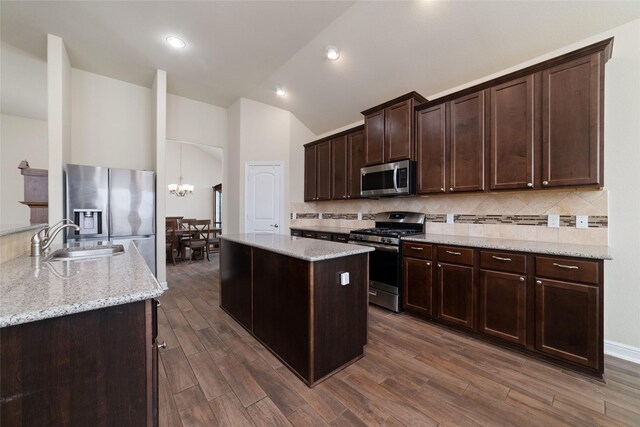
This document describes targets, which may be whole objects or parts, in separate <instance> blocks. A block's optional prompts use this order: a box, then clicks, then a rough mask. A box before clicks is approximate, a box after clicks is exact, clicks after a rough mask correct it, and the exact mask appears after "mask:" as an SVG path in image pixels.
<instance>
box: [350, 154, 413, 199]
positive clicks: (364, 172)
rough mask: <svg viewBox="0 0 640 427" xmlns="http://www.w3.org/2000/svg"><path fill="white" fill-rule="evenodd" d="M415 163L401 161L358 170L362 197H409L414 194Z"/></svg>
mask: <svg viewBox="0 0 640 427" xmlns="http://www.w3.org/2000/svg"><path fill="white" fill-rule="evenodd" d="M415 183H416V173H415V162H413V161H410V160H403V161H400V162H393V163H385V164H382V165H375V166H367V167H364V168H362V169H360V195H361V196H362V197H386V196H410V195H414V194H416V184H415Z"/></svg>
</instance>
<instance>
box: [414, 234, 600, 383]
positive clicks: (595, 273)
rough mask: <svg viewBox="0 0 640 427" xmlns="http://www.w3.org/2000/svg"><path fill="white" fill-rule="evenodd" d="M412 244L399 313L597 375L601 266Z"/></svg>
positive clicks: (593, 262) (586, 261) (568, 259)
mask: <svg viewBox="0 0 640 427" xmlns="http://www.w3.org/2000/svg"><path fill="white" fill-rule="evenodd" d="M409 243H410V244H409ZM419 245H423V246H424V245H425V244H424V243H420V244H417V243H416V242H405V243H404V244H403V290H404V292H403V307H404V309H405V310H407V311H408V312H411V313H414V314H416V315H419V316H422V317H424V318H427V319H433V320H435V321H436V322H441V323H444V324H447V325H450V326H452V327H454V328H458V329H460V330H462V331H467V332H468V333H473V334H475V335H476V336H478V337H483V336H484V337H487V340H490V341H491V342H494V343H496V344H500V343H502V344H504V345H506V346H508V347H510V348H515V349H519V350H520V351H523V352H526V353H528V354H533V355H536V356H538V357H540V358H543V359H546V360H548V361H552V362H556V363H561V364H563V365H565V366H569V367H573V368H574V369H577V370H581V371H583V372H586V373H589V374H591V375H595V376H598V377H602V374H603V372H604V341H603V287H604V283H603V281H604V280H603V277H604V272H603V269H604V262H603V261H602V260H594V259H581V258H573V257H556V256H549V255H544V256H543V255H538V254H531V253H517V252H499V251H496V250H482V249H473V248H463V247H460V248H459V247H451V246H438V245H433V248H434V251H433V253H434V254H435V255H434V256H433V257H429V259H421V258H420V257H421V255H420V253H419V252H416V251H413V250H412V248H413V246H416V247H418V246H419ZM425 247H426V246H425ZM429 248H430V247H429ZM430 253H431V249H429V254H430ZM431 262H432V263H433V266H435V267H436V268H432V267H431V266H430V264H429V263H431ZM457 262H459V264H458V263H457ZM432 284H433V286H432Z"/></svg>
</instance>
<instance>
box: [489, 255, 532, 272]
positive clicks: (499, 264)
mask: <svg viewBox="0 0 640 427" xmlns="http://www.w3.org/2000/svg"><path fill="white" fill-rule="evenodd" d="M480 268H482V269H486V270H496V271H506V272H509V273H520V274H525V273H526V272H527V257H526V255H522V254H514V253H512V252H491V251H480Z"/></svg>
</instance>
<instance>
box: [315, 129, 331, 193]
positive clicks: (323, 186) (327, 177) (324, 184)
mask: <svg viewBox="0 0 640 427" xmlns="http://www.w3.org/2000/svg"><path fill="white" fill-rule="evenodd" d="M316 165H317V169H316V179H317V181H316V191H317V195H316V200H331V176H332V172H333V171H332V169H331V141H325V142H321V143H320V144H318V145H317V161H316Z"/></svg>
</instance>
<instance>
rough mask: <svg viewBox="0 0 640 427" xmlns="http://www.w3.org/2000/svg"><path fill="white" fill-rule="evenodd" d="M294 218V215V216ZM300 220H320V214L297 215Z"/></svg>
mask: <svg viewBox="0 0 640 427" xmlns="http://www.w3.org/2000/svg"><path fill="white" fill-rule="evenodd" d="M292 216H293V214H292ZM297 218H298V219H319V218H320V214H317V213H299V214H298V215H297Z"/></svg>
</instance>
